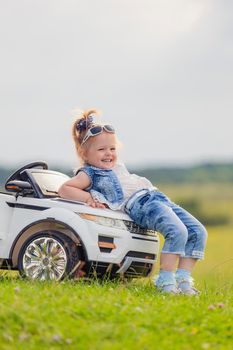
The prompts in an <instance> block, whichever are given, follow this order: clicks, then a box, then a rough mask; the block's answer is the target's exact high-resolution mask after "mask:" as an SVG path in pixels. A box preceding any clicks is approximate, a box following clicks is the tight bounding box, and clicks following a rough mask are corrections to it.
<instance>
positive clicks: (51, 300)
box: [0, 227, 233, 350]
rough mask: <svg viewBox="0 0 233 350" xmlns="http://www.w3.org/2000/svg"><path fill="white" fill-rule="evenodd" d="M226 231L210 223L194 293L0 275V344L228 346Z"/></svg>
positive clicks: (232, 306)
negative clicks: (175, 293) (164, 292)
mask: <svg viewBox="0 0 233 350" xmlns="http://www.w3.org/2000/svg"><path fill="white" fill-rule="evenodd" d="M232 246H233V232H232V230H231V229H230V228H223V227H219V228H217V227H216V228H214V229H213V228H212V229H210V230H209V241H208V247H207V253H206V259H205V261H204V262H200V263H198V265H197V268H196V270H195V278H196V282H197V285H198V287H199V288H200V289H201V290H202V294H201V295H200V296H199V297H187V296H165V295H162V294H159V293H156V292H155V290H154V287H153V284H152V282H151V280H150V279H141V280H134V281H131V282H128V283H123V282H120V283H112V282H105V283H98V282H97V281H93V282H78V283H77V282H72V281H64V282H60V283H56V282H53V283H49V282H45V283H39V282H29V281H25V280H22V279H20V278H19V277H18V276H17V275H16V274H9V273H6V272H4V271H2V272H1V275H0V300H1V303H0V349H1V350H4V349H7V350H8V349H14V350H15V349H17V350H18V349H19V350H20V349H22V350H23V349H27V350H30V349H51V350H52V349H78V350H79V349H80V350H81V349H85V350H86V349H87V350H89V349H90V350H95V349H96V350H97V349H98V350H100V349H101V350H104V349H111V350H115V349H134V350H135V349H140V350H141V349H145V350H146V349H156V348H157V349H160V350H163V349H177V350H189V349H211V350H212V349H224V350H227V349H229V350H230V349H232V342H233V334H232V311H233V260H232V259H233V252H232V251H231V247H232Z"/></svg>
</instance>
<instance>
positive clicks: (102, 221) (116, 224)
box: [78, 213, 127, 230]
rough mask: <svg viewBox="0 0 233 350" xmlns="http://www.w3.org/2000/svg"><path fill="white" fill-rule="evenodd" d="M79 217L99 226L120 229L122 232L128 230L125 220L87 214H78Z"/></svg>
mask: <svg viewBox="0 0 233 350" xmlns="http://www.w3.org/2000/svg"><path fill="white" fill-rule="evenodd" d="M78 215H79V216H81V218H82V219H85V220H90V221H94V222H95V223H96V224H99V225H103V226H107V227H113V228H118V229H121V230H127V228H126V225H125V224H124V222H123V220H120V219H113V218H107V217H105V216H98V215H92V214H85V213H78Z"/></svg>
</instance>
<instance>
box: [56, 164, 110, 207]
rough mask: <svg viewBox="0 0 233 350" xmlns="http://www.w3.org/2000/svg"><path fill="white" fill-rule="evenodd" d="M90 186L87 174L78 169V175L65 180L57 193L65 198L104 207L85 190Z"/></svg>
mask: <svg viewBox="0 0 233 350" xmlns="http://www.w3.org/2000/svg"><path fill="white" fill-rule="evenodd" d="M89 186H90V179H89V177H88V176H87V174H86V173H85V172H83V171H80V172H79V173H78V175H76V176H74V177H73V178H72V179H70V180H68V181H66V182H65V183H64V184H63V185H62V186H61V187H60V188H59V190H58V195H59V196H60V197H62V198H65V199H71V200H77V201H80V202H85V203H87V204H88V205H90V206H91V207H94V208H105V205H104V204H102V203H99V202H96V201H94V199H93V198H92V196H91V194H90V193H89V192H87V191H85V189H86V188H88V187H89Z"/></svg>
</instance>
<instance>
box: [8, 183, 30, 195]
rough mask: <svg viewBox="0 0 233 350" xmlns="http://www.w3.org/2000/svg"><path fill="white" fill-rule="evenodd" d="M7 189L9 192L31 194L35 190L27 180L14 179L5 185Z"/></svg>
mask: <svg viewBox="0 0 233 350" xmlns="http://www.w3.org/2000/svg"><path fill="white" fill-rule="evenodd" d="M5 189H6V190H7V191H9V192H16V193H20V192H22V193H24V194H26V193H27V194H29V193H32V192H33V188H32V186H31V184H30V183H29V182H27V181H21V180H13V181H9V182H7V183H6V185H5Z"/></svg>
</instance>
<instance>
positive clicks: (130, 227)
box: [124, 220, 157, 236]
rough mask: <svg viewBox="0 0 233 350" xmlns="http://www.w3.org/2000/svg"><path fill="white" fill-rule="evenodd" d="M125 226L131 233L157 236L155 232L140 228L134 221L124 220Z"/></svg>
mask: <svg viewBox="0 0 233 350" xmlns="http://www.w3.org/2000/svg"><path fill="white" fill-rule="evenodd" d="M124 224H125V225H126V227H127V230H128V231H130V232H131V233H137V234H139V235H147V236H148V235H149V236H156V235H157V232H156V231H153V230H148V229H147V228H143V227H140V226H139V225H137V224H135V222H133V221H129V220H124Z"/></svg>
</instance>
